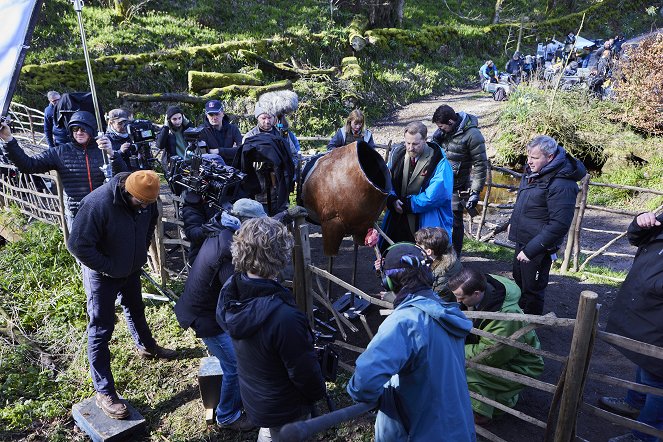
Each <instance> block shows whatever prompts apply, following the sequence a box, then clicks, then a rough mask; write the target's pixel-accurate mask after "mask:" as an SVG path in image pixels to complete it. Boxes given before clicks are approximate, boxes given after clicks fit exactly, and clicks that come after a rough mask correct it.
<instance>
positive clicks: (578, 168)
mask: <svg viewBox="0 0 663 442" xmlns="http://www.w3.org/2000/svg"><path fill="white" fill-rule="evenodd" d="M558 149H559V151H558V153H557V155H555V157H554V158H553V159H552V161H551V162H550V163H548V164H547V165H546V166H545V167H543V169H542V170H541V171H540V172H539V173H532V171H531V170H530V168H529V166H525V173H524V174H523V178H522V180H521V181H520V187H519V189H518V199H516V205H515V207H514V208H513V213H512V214H511V221H510V224H511V227H510V229H509V240H511V241H513V242H515V243H517V244H521V245H524V246H525V247H524V249H523V252H525V255H527V257H528V258H530V259H532V258H533V257H535V256H537V255H539V254H541V253H552V252H554V251H555V250H557V249H558V248H559V246H560V245H561V244H562V242H563V241H564V236H565V235H566V233H567V232H568V230H569V227H570V226H571V221H572V220H573V211H574V210H575V204H576V195H577V194H578V185H577V184H576V182H577V181H579V180H581V179H582V178H583V177H584V176H585V175H586V174H587V169H585V166H584V165H583V164H582V163H581V162H580V161H579V160H577V159H575V158H573V157H572V156H570V155H568V154H567V153H566V151H565V150H564V149H563V148H562V146H558Z"/></svg>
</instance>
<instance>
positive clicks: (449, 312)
mask: <svg viewBox="0 0 663 442" xmlns="http://www.w3.org/2000/svg"><path fill="white" fill-rule="evenodd" d="M471 328H472V321H470V320H469V319H467V318H466V317H465V315H464V314H463V313H462V312H461V311H460V309H459V308H458V304H456V303H444V302H441V301H440V300H439V298H438V297H437V295H435V294H434V293H433V291H432V290H430V289H428V290H422V291H419V292H416V293H414V294H411V295H408V296H407V297H406V298H405V300H404V301H403V302H402V303H401V304H399V305H398V307H397V308H396V309H395V310H394V312H393V313H392V314H391V315H389V316H388V317H387V319H386V320H385V321H384V322H383V323H382V325H381V326H380V329H379V330H378V333H377V334H376V335H375V337H374V338H373V339H372V340H371V342H370V343H369V344H368V348H367V349H366V351H364V353H362V354H361V355H360V356H359V358H358V359H357V368H356V369H355V373H354V375H353V376H352V378H351V379H350V382H349V383H348V387H347V391H348V394H349V395H350V396H351V397H352V399H354V400H355V401H357V402H369V403H372V402H377V401H378V400H379V399H380V397H381V396H382V395H383V393H384V392H387V391H388V389H387V388H385V387H389V386H391V387H394V388H395V391H396V395H395V396H397V397H399V398H400V403H401V405H402V410H403V412H404V414H405V415H406V416H407V418H406V419H405V420H406V421H409V433H408V434H406V433H405V428H404V426H403V424H402V417H399V416H398V413H393V412H390V411H388V409H389V408H390V407H387V405H388V404H386V403H385V400H384V398H383V401H382V403H381V405H380V412H378V416H377V420H376V422H375V440H376V442H396V441H405V440H407V441H412V442H415V441H422V442H423V441H426V442H428V441H450V442H464V441H475V440H476V436H475V433H474V420H473V416H472V408H471V405H470V395H469V392H468V389H467V380H466V378H465V353H464V352H465V349H464V345H465V337H466V336H467V334H468V333H469V331H470V329H471ZM392 392H393V390H392ZM390 397H393V396H390ZM391 408H393V407H391Z"/></svg>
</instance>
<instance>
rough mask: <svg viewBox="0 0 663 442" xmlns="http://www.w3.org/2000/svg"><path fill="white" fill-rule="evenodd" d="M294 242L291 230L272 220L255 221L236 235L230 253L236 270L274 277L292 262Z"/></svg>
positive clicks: (257, 219)
mask: <svg viewBox="0 0 663 442" xmlns="http://www.w3.org/2000/svg"><path fill="white" fill-rule="evenodd" d="M294 243H295V241H294V239H293V237H292V235H291V234H290V232H288V229H286V227H285V226H284V225H283V224H281V223H280V222H278V221H275V220H273V219H272V218H253V219H250V220H248V221H246V222H244V223H242V227H240V228H239V230H238V231H237V232H235V235H234V239H233V243H232V246H231V247H230V252H231V254H232V258H233V261H232V262H233V265H234V266H235V271H237V272H242V273H248V272H251V273H254V274H256V275H258V276H260V277H262V278H271V277H273V276H275V275H277V274H278V273H279V271H281V270H282V269H283V268H284V267H285V266H286V265H287V263H288V261H289V260H290V252H291V251H292V246H293V245H294Z"/></svg>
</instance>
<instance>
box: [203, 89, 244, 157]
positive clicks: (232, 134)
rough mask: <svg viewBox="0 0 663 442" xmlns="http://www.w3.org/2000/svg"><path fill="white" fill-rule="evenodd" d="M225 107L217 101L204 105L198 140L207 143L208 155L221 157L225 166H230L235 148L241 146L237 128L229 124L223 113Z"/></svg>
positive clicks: (240, 135) (240, 136)
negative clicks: (204, 119) (202, 121)
mask: <svg viewBox="0 0 663 442" xmlns="http://www.w3.org/2000/svg"><path fill="white" fill-rule="evenodd" d="M224 110H225V107H224V105H223V103H222V102H220V101H219V100H210V101H208V102H207V103H205V116H206V118H207V120H206V121H205V122H204V123H203V126H202V129H203V131H202V133H201V134H200V140H201V141H204V142H205V143H207V151H208V153H214V154H218V155H221V157H222V158H223V160H224V161H225V162H226V163H227V164H232V163H233V160H234V158H235V154H236V153H237V148H238V147H239V146H241V144H242V134H241V133H240V131H239V128H238V127H237V126H236V125H235V124H232V123H231V122H230V118H228V116H227V115H226V114H225V113H224Z"/></svg>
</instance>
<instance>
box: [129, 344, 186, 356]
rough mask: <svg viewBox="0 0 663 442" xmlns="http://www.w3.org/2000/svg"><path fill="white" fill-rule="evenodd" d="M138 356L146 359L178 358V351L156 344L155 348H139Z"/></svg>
mask: <svg viewBox="0 0 663 442" xmlns="http://www.w3.org/2000/svg"><path fill="white" fill-rule="evenodd" d="M136 351H138V356H140V357H141V358H145V359H177V351H175V350H171V349H169V348H164V347H161V346H159V345H156V346H155V347H154V348H150V349H147V348H145V349H143V348H137V349H136Z"/></svg>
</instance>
